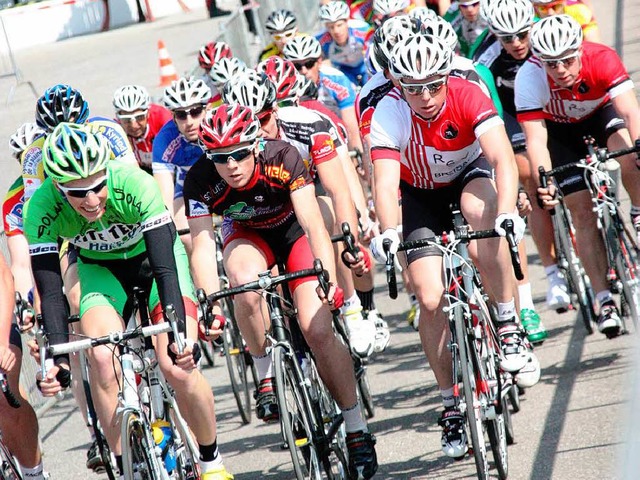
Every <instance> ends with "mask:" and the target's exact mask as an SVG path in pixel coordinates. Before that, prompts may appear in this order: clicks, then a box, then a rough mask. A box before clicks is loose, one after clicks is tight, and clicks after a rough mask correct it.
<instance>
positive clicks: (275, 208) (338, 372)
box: [185, 104, 377, 478]
mask: <svg viewBox="0 0 640 480" xmlns="http://www.w3.org/2000/svg"><path fill="white" fill-rule="evenodd" d="M259 135H260V121H259V120H258V118H257V117H256V116H255V115H254V114H253V113H252V111H251V109H249V108H248V107H244V106H241V105H234V106H231V105H226V104H223V105H221V106H220V107H217V108H216V109H214V110H211V111H208V112H207V114H206V116H205V118H204V120H203V122H202V124H201V125H200V133H199V138H200V141H201V143H202V146H203V148H204V150H205V156H203V157H202V158H201V159H200V160H199V161H198V162H197V163H196V164H195V165H194V166H193V168H192V169H191V171H190V173H189V174H188V175H187V180H186V183H185V196H186V198H187V208H188V212H187V214H188V216H189V226H190V228H191V234H192V236H193V243H194V258H197V259H198V261H197V262H193V266H194V272H195V274H194V277H195V279H196V284H197V285H198V286H200V287H203V288H204V289H205V290H206V291H215V290H217V289H218V285H217V282H216V281H215V279H214V278H212V275H211V272H212V271H215V262H214V257H213V255H212V254H213V253H214V252H215V242H214V241H213V227H212V223H211V214H213V213H215V214H217V215H222V216H224V222H223V226H222V233H223V240H224V250H223V256H224V262H225V267H226V271H227V274H228V276H229V279H230V281H231V284H232V285H239V284H242V283H245V282H248V281H252V280H255V278H257V276H258V273H260V272H263V271H265V270H268V269H269V268H271V267H273V266H274V265H275V264H276V262H284V263H285V264H286V267H287V270H290V271H294V270H298V269H301V268H309V266H310V265H311V263H312V261H313V258H314V257H315V258H320V259H321V260H322V261H323V264H324V266H325V267H326V269H327V271H328V272H329V273H330V277H331V278H335V264H334V262H333V249H332V246H331V243H330V240H329V236H328V234H327V231H326V229H325V228H324V222H323V221H322V214H321V213H320V208H319V206H318V202H317V201H316V198H315V193H314V189H313V187H312V186H311V185H312V180H311V177H310V175H309V171H308V170H307V168H306V167H305V165H304V163H303V161H302V158H301V157H300V154H299V153H298V151H297V150H296V149H295V147H293V146H292V145H289V144H288V143H286V142H283V141H279V140H266V141H265V140H263V141H260V140H259ZM290 289H291V292H292V295H293V299H294V303H295V305H296V307H297V309H298V321H299V324H300V328H301V330H302V333H303V334H304V336H305V338H306V340H307V342H308V344H309V346H310V348H311V350H312V351H313V353H314V356H315V358H316V361H317V363H318V369H319V370H320V372H322V374H321V375H322V378H323V380H324V381H325V382H326V384H327V386H328V387H329V390H330V391H331V393H332V395H333V396H334V398H335V399H336V401H337V403H338V405H339V406H340V409H341V411H342V415H343V417H344V420H345V428H346V431H347V448H348V450H349V473H350V475H351V476H352V477H353V478H371V477H372V476H373V474H374V473H375V472H376V469H377V460H376V452H375V448H374V444H375V439H374V437H373V436H372V435H371V434H370V433H369V432H368V428H367V425H366V423H365V420H364V418H363V417H362V411H361V409H360V405H359V401H358V399H357V396H356V389H355V377H354V374H353V369H352V368H346V366H347V365H350V364H351V359H350V357H349V354H348V352H347V350H346V348H345V346H344V345H343V344H342V343H341V342H340V341H339V340H338V339H337V338H336V337H335V335H334V333H333V331H332V316H331V312H330V310H329V308H328V307H327V306H325V305H323V303H322V301H321V300H320V298H319V297H318V294H317V293H316V282H313V278H311V277H309V278H306V279H302V280H298V281H294V282H291V283H290ZM327 300H328V302H329V305H331V306H332V307H335V308H337V307H339V306H340V305H339V303H341V301H340V299H339V298H338V296H336V288H335V286H332V288H331V291H330V292H329V296H328V298H327ZM234 304H235V312H236V319H237V320H238V322H239V324H240V327H241V328H242V331H243V336H244V338H245V340H246V341H247V344H248V346H249V349H250V350H251V352H252V354H253V355H257V356H262V357H264V356H265V355H266V352H265V346H266V344H265V341H266V340H265V337H264V331H265V325H264V323H263V322H264V321H265V320H266V319H268V315H267V316H265V315H264V312H265V308H266V305H265V303H264V300H262V299H261V297H260V296H258V295H254V294H243V295H237V296H236V297H235V298H234ZM267 327H268V325H267ZM245 333H246V335H245ZM265 363H269V362H266V361H260V358H259V359H258V362H256V368H257V369H258V375H260V376H262V377H263V378H264V377H265V376H273V375H272V374H269V373H268V372H265V371H261V370H262V369H263V367H264V366H265V365H264V364H265ZM267 368H269V367H267ZM270 368H272V367H270ZM269 395H271V396H274V392H273V390H272V391H271V392H270V394H269ZM257 402H258V403H259V404H260V403H261V402H262V399H261V393H259V394H258V399H257ZM268 413H269V414H270V415H273V418H274V419H275V418H278V417H277V412H273V411H271V412H268Z"/></svg>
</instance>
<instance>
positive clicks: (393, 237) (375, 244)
mask: <svg viewBox="0 0 640 480" xmlns="http://www.w3.org/2000/svg"><path fill="white" fill-rule="evenodd" d="M385 240H390V241H391V245H390V248H389V253H392V254H394V255H395V254H396V253H397V252H398V246H399V245H400V236H399V235H398V231H397V230H396V229H395V228H387V229H386V230H385V231H384V232H383V233H382V234H381V235H378V236H377V237H375V238H374V239H373V240H371V254H372V255H373V258H375V259H376V260H377V261H378V262H380V263H385V262H386V261H387V254H386V253H385V251H384V248H383V243H384V241H385Z"/></svg>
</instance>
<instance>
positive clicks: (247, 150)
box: [206, 143, 256, 165]
mask: <svg viewBox="0 0 640 480" xmlns="http://www.w3.org/2000/svg"><path fill="white" fill-rule="evenodd" d="M255 148H256V144H255V143H254V144H253V145H249V146H248V147H240V148H237V149H235V150H232V151H230V152H223V153H215V152H207V153H206V155H207V158H208V159H209V160H211V161H212V162H213V163H217V164H220V165H226V164H227V162H228V161H229V160H233V161H234V162H240V161H242V160H244V159H245V158H247V157H248V156H249V155H251V152H253V150H254V149H255Z"/></svg>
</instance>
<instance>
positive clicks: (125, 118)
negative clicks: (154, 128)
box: [116, 110, 147, 123]
mask: <svg viewBox="0 0 640 480" xmlns="http://www.w3.org/2000/svg"><path fill="white" fill-rule="evenodd" d="M116 117H118V120H120V123H133V122H137V123H142V122H144V121H145V120H146V119H147V110H144V111H143V112H142V113H135V114H129V115H121V114H119V113H116Z"/></svg>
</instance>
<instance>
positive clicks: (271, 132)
mask: <svg viewBox="0 0 640 480" xmlns="http://www.w3.org/2000/svg"><path fill="white" fill-rule="evenodd" d="M258 119H259V120H260V136H261V137H264V138H278V117H277V116H276V113H275V111H274V110H271V112H269V113H266V112H265V113H262V114H261V115H260V116H259V117H258Z"/></svg>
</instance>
